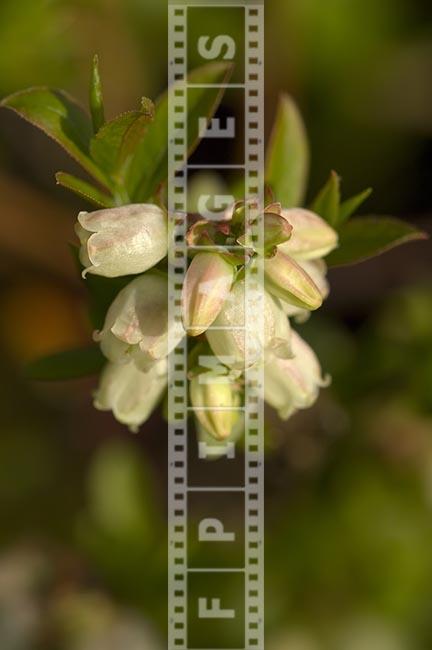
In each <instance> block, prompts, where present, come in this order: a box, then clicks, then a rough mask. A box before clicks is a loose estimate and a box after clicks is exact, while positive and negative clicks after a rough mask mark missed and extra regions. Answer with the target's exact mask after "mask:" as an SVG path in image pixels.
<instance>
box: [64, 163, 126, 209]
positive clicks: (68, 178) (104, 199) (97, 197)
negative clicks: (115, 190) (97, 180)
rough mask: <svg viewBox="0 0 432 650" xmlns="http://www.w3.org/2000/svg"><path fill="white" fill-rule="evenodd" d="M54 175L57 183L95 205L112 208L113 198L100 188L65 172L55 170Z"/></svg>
mask: <svg viewBox="0 0 432 650" xmlns="http://www.w3.org/2000/svg"><path fill="white" fill-rule="evenodd" d="M55 177H56V181H57V184H58V185H61V186H62V187H65V188H66V189H68V190H70V191H71V192H74V193H75V194H77V195H78V196H80V197H81V198H83V199H86V200H87V201H90V202H91V203H94V204H95V205H97V206H102V207H103V208H112V207H113V206H114V199H113V198H112V197H111V196H109V195H108V194H105V193H104V192H101V190H99V189H98V188H97V187H94V185H91V184H90V183H87V181H83V180H81V179H80V178H76V177H75V176H72V175H71V174H66V173H65V172H57V174H56V175H55Z"/></svg>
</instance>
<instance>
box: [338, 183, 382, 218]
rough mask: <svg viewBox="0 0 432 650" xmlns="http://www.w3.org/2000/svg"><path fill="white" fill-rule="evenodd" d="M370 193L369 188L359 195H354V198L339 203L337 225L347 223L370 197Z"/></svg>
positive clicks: (370, 189)
mask: <svg viewBox="0 0 432 650" xmlns="http://www.w3.org/2000/svg"><path fill="white" fill-rule="evenodd" d="M372 192H373V190H372V188H371V187H369V188H368V189H367V190H364V191H363V192H360V194H356V196H353V197H352V198H350V199H347V200H346V201H344V202H343V203H341V206H340V210H339V218H338V223H339V224H341V223H344V222H345V221H347V220H348V219H349V218H350V217H351V216H352V215H353V214H354V213H355V212H356V211H357V210H358V209H359V207H360V206H361V205H363V203H364V202H365V201H366V199H368V198H369V197H370V195H371V194H372Z"/></svg>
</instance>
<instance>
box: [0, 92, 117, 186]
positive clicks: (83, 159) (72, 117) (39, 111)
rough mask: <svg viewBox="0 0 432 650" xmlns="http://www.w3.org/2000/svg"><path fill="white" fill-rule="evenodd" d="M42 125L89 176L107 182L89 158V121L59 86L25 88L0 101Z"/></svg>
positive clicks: (90, 130)
mask: <svg viewBox="0 0 432 650" xmlns="http://www.w3.org/2000/svg"><path fill="white" fill-rule="evenodd" d="M1 106H4V107H5V108H9V109H11V110H13V111H15V112H16V113H18V115H20V116H21V117H23V118H24V119H25V120H27V121H28V122H30V123H31V124H33V125H34V126H37V127H38V128H39V129H42V131H44V132H45V133H46V134H47V135H48V136H49V137H50V138H52V139H53V140H55V141H56V142H57V143H58V144H59V145H60V146H62V147H63V148H64V149H65V150H66V151H67V152H68V154H69V155H70V156H72V158H74V159H75V160H76V161H77V162H78V163H79V164H80V165H81V166H82V167H83V168H84V169H85V170H86V171H87V172H88V173H89V174H90V175H91V176H93V177H94V178H96V179H97V180H98V181H99V182H101V183H102V184H103V185H105V186H107V185H108V180H107V178H106V176H105V174H104V173H103V172H102V171H101V170H100V169H99V168H98V167H97V165H96V164H95V163H94V162H93V161H92V160H91V158H90V138H91V136H92V124H91V121H90V119H89V117H88V116H87V115H86V113H85V112H84V111H83V109H82V108H81V107H80V106H79V105H78V104H77V103H76V102H75V100H74V99H72V98H71V97H70V96H69V95H68V94H67V93H65V92H64V91H62V90H53V89H50V88H45V87H42V88H29V89H28V90H23V91H20V92H17V93H14V94H13V95H9V97H6V98H5V99H3V101H2V102H1Z"/></svg>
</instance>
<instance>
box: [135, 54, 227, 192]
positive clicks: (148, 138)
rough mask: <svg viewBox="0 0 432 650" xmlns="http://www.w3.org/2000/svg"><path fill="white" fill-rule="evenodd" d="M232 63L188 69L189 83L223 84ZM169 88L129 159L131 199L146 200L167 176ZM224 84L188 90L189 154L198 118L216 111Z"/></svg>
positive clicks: (197, 134)
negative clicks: (190, 70) (189, 70)
mask: <svg viewBox="0 0 432 650" xmlns="http://www.w3.org/2000/svg"><path fill="white" fill-rule="evenodd" d="M231 70H232V66H231V64H226V63H212V64H210V65H207V66H204V67H202V68H199V69H197V70H194V71H192V72H191V73H190V75H189V77H188V83H189V84H191V83H196V84H198V83H199V84H224V83H226V81H227V80H228V78H229V75H230V74H231ZM169 92H173V89H170V90H168V91H167V92H166V93H165V94H164V95H162V97H161V98H160V99H159V101H158V102H157V103H156V108H155V116H154V120H153V122H152V123H151V124H149V126H148V128H147V130H146V132H145V134H144V137H142V138H141V141H140V142H139V144H138V146H137V147H136V149H135V153H134V155H133V156H132V159H131V160H130V166H129V171H128V174H127V180H126V190H127V192H128V194H129V196H130V197H131V199H132V200H134V201H146V200H148V199H149V198H150V197H151V196H153V195H154V194H155V193H156V191H157V189H158V187H159V185H160V184H161V183H163V182H164V181H165V180H166V178H167V176H168V94H169ZM223 92H224V88H222V87H216V88H194V89H193V91H192V92H191V91H189V102H188V113H187V146H188V154H189V155H190V154H191V153H192V152H193V150H194V149H195V148H196V146H197V145H198V142H199V133H198V119H199V117H207V119H210V118H211V117H212V116H213V115H214V113H215V112H216V109H217V107H218V106H219V103H220V100H221V98H222V95H223Z"/></svg>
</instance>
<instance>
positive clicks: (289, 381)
mask: <svg viewBox="0 0 432 650" xmlns="http://www.w3.org/2000/svg"><path fill="white" fill-rule="evenodd" d="M292 350H293V354H294V358H292V359H280V358H277V357H276V356H275V355H272V354H269V355H268V356H267V363H266V365H265V369H264V373H265V374H264V397H265V400H266V401H267V402H268V404H270V406H272V407H273V408H275V409H276V410H277V411H278V412H279V415H280V417H281V418H282V419H284V420H286V419H288V418H289V417H290V416H291V415H292V414H293V413H294V412H295V411H297V410H298V409H306V408H309V407H310V406H312V404H313V403H314V402H315V401H316V399H317V397H318V394H319V389H320V387H323V386H328V384H329V379H328V378H323V377H322V373H321V366H320V364H319V361H318V359H317V357H316V355H315V353H314V351H313V350H312V348H311V347H310V346H309V345H308V344H307V343H306V342H305V341H303V339H302V338H301V337H300V336H299V335H298V334H297V333H296V332H294V331H293V332H292Z"/></svg>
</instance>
